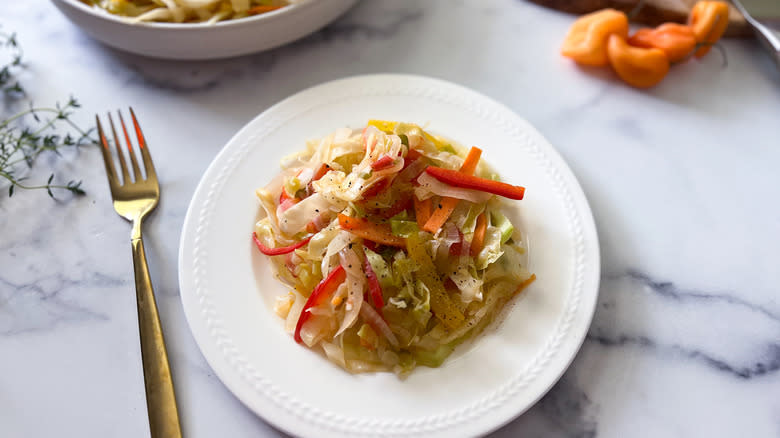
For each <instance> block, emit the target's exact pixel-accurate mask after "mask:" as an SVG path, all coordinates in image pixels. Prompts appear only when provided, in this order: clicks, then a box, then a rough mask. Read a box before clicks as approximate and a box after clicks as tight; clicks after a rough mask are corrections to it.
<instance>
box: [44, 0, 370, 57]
mask: <svg viewBox="0 0 780 438" xmlns="http://www.w3.org/2000/svg"><path fill="white" fill-rule="evenodd" d="M52 1H53V2H54V5H55V6H56V7H57V8H58V9H59V10H60V11H62V13H63V14H65V16H66V17H68V19H69V20H70V21H72V22H73V23H74V24H76V25H78V26H79V27H81V28H82V29H83V30H84V31H85V32H86V33H88V34H89V35H90V36H92V37H93V38H95V39H96V40H99V41H101V42H103V43H104V44H107V45H109V46H111V47H115V48H117V49H122V50H125V51H128V52H132V53H136V54H139V55H146V56H152V57H155V58H165V59H215V58H227V57H230V56H238V55H246V54H248V53H254V52H259V51H262V50H268V49H271V48H274V47H277V46H281V45H282V44H287V43H289V42H291V41H294V40H297V39H298V38H302V37H304V36H306V35H308V34H310V33H312V32H315V31H317V30H319V29H320V28H322V27H323V26H325V25H326V24H328V23H330V22H331V21H333V20H335V19H336V18H338V17H339V16H340V15H341V14H343V13H344V12H346V11H347V9H349V8H350V7H352V5H353V4H355V2H356V1H357V0H303V1H301V2H300V3H296V4H294V5H292V6H288V7H286V8H281V9H279V10H276V11H272V12H268V13H265V14H260V15H256V16H254V17H247V18H241V19H238V20H225V21H222V22H219V23H216V24H213V25H208V24H203V23H137V24H132V23H128V22H126V21H124V20H123V19H122V18H121V17H119V16H117V15H113V14H109V13H108V12H106V11H104V10H101V9H98V8H94V7H92V6H88V5H86V4H84V3H82V2H80V1H79V0H52Z"/></svg>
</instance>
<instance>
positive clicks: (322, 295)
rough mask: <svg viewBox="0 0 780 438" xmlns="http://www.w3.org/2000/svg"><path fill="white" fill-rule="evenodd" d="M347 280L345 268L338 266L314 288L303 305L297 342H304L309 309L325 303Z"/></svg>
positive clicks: (298, 325) (296, 328) (299, 318)
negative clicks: (302, 337)
mask: <svg viewBox="0 0 780 438" xmlns="http://www.w3.org/2000/svg"><path fill="white" fill-rule="evenodd" d="M346 278H347V273H346V271H344V267H343V266H341V265H338V266H337V267H336V269H334V270H332V271H330V274H328V276H327V277H325V279H324V280H322V281H321V282H320V284H318V285H317V287H315V288H314V290H313V291H312V293H311V295H309V299H308V300H306V304H304V305H303V309H302V310H301V316H299V317H298V324H296V325H295V336H294V338H295V342H297V343H299V344H300V343H301V342H303V339H301V329H302V328H303V324H305V323H306V321H308V320H309V318H310V317H311V312H309V309H311V308H312V307H317V306H319V305H320V304H322V303H324V302H325V300H327V299H328V297H329V296H331V294H333V292H335V291H336V289H338V287H339V285H340V284H341V283H343V282H344V280H345V279H346Z"/></svg>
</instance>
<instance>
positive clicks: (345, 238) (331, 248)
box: [320, 230, 358, 272]
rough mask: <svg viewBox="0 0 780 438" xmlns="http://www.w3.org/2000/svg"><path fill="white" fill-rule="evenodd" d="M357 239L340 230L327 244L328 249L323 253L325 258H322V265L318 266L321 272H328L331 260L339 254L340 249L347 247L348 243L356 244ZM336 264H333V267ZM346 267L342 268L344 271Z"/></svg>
mask: <svg viewBox="0 0 780 438" xmlns="http://www.w3.org/2000/svg"><path fill="white" fill-rule="evenodd" d="M357 239H358V238H357V237H355V235H354V234H352V233H350V232H349V231H344V230H340V231H339V232H338V234H336V237H334V238H333V240H331V241H330V243H329V244H328V249H327V251H326V252H325V256H324V257H323V258H322V265H321V266H320V268H321V270H322V272H330V268H331V258H332V257H333V256H335V255H336V254H338V253H339V252H341V250H342V249H344V248H346V247H347V246H349V244H350V243H355V242H357ZM335 264H336V263H334V266H335ZM346 268H347V267H346V266H344V269H346Z"/></svg>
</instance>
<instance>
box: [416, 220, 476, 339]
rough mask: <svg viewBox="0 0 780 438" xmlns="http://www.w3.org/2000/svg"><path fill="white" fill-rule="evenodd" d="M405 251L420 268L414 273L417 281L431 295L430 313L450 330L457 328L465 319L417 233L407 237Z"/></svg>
mask: <svg viewBox="0 0 780 438" xmlns="http://www.w3.org/2000/svg"><path fill="white" fill-rule="evenodd" d="M407 251H408V252H409V257H410V258H411V259H412V260H413V261H414V262H415V263H416V264H417V265H418V266H419V267H420V269H419V270H417V271H416V272H415V275H416V276H417V279H418V280H420V281H422V282H423V284H424V285H425V286H426V287H427V288H428V290H429V291H430V293H431V311H432V312H433V314H434V316H436V318H438V319H439V321H441V322H442V324H444V325H445V326H446V327H447V328H449V329H450V330H452V329H455V328H457V327H459V326H460V325H461V324H463V321H464V320H465V317H464V316H463V313H462V312H461V311H460V310H458V308H457V307H456V306H455V304H454V303H453V302H452V300H451V299H450V296H449V295H448V294H447V290H446V289H445V288H444V284H443V283H442V281H441V278H440V277H439V274H438V273H437V270H436V266H435V265H434V264H433V259H431V256H430V255H428V252H427V251H426V249H425V242H424V241H423V239H421V238H420V235H419V234H418V233H412V235H410V236H409V238H408V246H407Z"/></svg>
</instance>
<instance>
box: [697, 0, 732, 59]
mask: <svg viewBox="0 0 780 438" xmlns="http://www.w3.org/2000/svg"><path fill="white" fill-rule="evenodd" d="M728 25H729V4H728V3H726V2H717V1H716V2H710V1H700V2H697V3H696V4H695V5H694V6H693V9H692V10H691V13H690V15H688V26H690V27H691V29H693V33H694V34H695V35H696V41H697V42H698V43H699V45H700V47H699V48H698V49H696V57H697V58H701V57H702V56H704V55H706V54H707V53H708V52H709V51H710V49H711V48H712V45H713V44H715V43H716V42H718V40H719V39H720V37H722V36H723V33H724V32H726V28H727V27H728Z"/></svg>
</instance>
